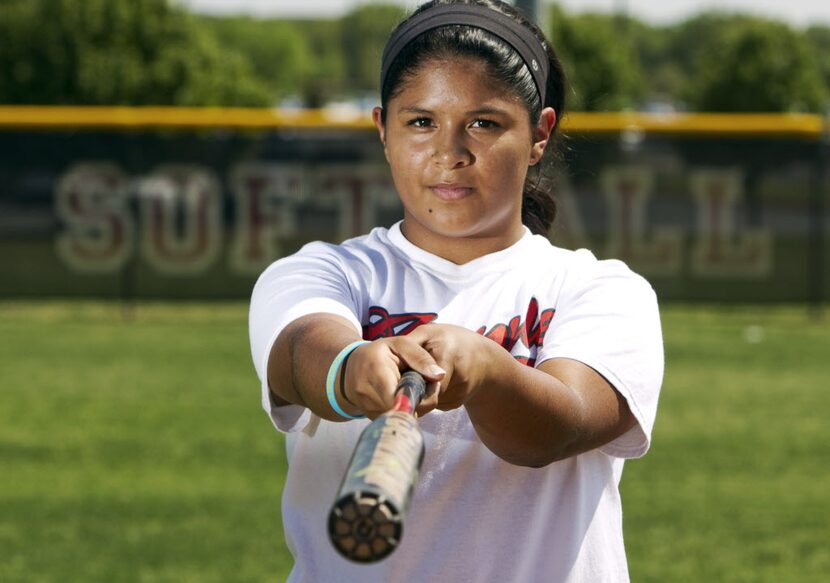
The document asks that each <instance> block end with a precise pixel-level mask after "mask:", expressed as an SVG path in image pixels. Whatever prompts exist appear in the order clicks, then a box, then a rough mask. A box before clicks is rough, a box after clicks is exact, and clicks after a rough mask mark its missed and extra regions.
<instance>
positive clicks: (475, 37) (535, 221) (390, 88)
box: [380, 0, 565, 234]
mask: <svg viewBox="0 0 830 583" xmlns="http://www.w3.org/2000/svg"><path fill="white" fill-rule="evenodd" d="M437 4H477V5H480V6H486V7H487V8H489V9H491V10H496V11H498V12H500V13H502V14H504V15H506V16H508V17H510V18H512V19H513V20H515V21H516V22H518V23H519V24H521V25H522V26H524V27H526V28H528V29H529V30H530V31H531V32H532V33H533V35H534V36H535V37H536V38H537V39H538V40H539V42H540V43H541V44H542V46H543V47H544V48H545V52H546V53H547V55H548V60H549V61H550V72H549V74H548V81H547V87H546V92H545V93H546V96H545V103H544V104H543V103H541V98H540V96H539V91H538V90H537V89H536V84H535V83H534V81H533V76H532V75H531V73H530V70H529V69H528V68H527V65H525V62H524V61H523V60H522V58H521V57H520V56H519V53H518V52H517V51H516V50H515V49H514V48H513V47H511V46H510V45H509V44H508V43H506V42H505V41H503V40H502V39H501V38H499V37H497V36H495V35H494V34H492V33H489V32H487V31H486V30H483V29H481V28H476V27H472V26H467V25H451V26H442V27H440V28H434V29H432V30H428V31H427V32H425V33H423V34H421V35H419V36H417V37H416V38H415V39H414V40H413V41H412V42H410V43H409V44H408V45H406V47H404V48H403V49H402V50H401V52H400V53H399V54H398V57H397V58H396V59H395V61H394V62H393V63H392V64H391V66H390V67H389V72H388V73H387V75H386V80H385V82H384V84H383V87H381V90H380V91H381V93H380V102H381V107H382V108H383V112H382V114H381V115H382V119H383V121H384V123H385V121H386V107H387V104H388V103H389V100H390V99H392V98H393V97H395V96H396V95H397V94H398V93H400V91H402V90H403V84H404V82H405V81H406V80H407V79H408V78H409V77H411V76H412V75H414V74H415V73H416V72H417V71H418V69H419V68H420V66H421V65H422V64H424V63H425V62H427V61H430V60H433V59H442V58H447V57H454V56H460V57H472V58H475V59H480V60H482V61H483V62H484V63H485V65H486V67H487V70H488V71H489V73H490V75H491V76H492V77H493V78H494V79H497V80H500V81H501V82H502V83H503V84H504V86H505V87H508V88H510V90H511V91H512V92H513V93H515V94H516V95H517V96H518V97H519V98H520V99H521V100H522V102H523V103H524V104H525V107H526V108H527V112H528V117H529V120H530V123H531V124H532V125H534V126H535V125H536V124H537V123H538V122H539V118H540V116H541V114H542V109H543V108H544V107H552V108H553V109H554V110H555V111H556V122H555V125H554V127H553V132H552V134H551V140H550V141H549V142H548V147H547V148H546V149H545V155H544V156H543V157H542V160H540V161H539V162H538V163H537V164H536V165H535V166H532V167H531V168H530V169H529V170H528V174H527V178H526V179H525V184H524V190H523V192H522V223H523V224H525V225H526V226H527V227H528V228H529V229H530V230H531V231H532V232H533V233H535V234H547V232H548V230H549V229H550V226H551V224H552V223H553V220H554V218H555V217H556V202H555V200H554V197H553V193H552V191H551V187H550V185H549V183H548V181H547V180H546V172H545V170H546V167H547V166H549V165H550V164H551V163H552V160H551V158H552V157H553V156H554V155H555V152H554V150H555V148H554V147H553V146H552V141H553V136H554V133H555V132H556V129H557V127H558V125H559V121H560V120H561V119H562V115H563V114H564V113H565V72H564V70H563V69H562V63H561V62H560V61H559V58H558V57H557V56H556V53H555V52H554V50H553V47H551V45H550V43H549V42H548V41H547V39H546V38H545V35H544V33H543V32H542V31H541V30H540V29H539V27H538V26H536V25H535V24H534V23H533V22H531V21H530V20H528V19H527V18H526V17H525V16H524V15H522V13H521V12H519V11H518V10H517V9H516V8H514V7H513V6H510V5H509V4H505V3H504V2H500V1H499V0H432V1H431V2H427V3H426V4H424V5H422V6H421V7H419V8H418V9H417V10H416V11H415V12H413V13H412V15H411V16H410V18H411V17H412V16H415V15H416V14H419V13H421V12H423V11H424V10H426V9H428V8H431V7H432V6H435V5H437ZM404 22H406V21H404ZM399 26H401V25H399Z"/></svg>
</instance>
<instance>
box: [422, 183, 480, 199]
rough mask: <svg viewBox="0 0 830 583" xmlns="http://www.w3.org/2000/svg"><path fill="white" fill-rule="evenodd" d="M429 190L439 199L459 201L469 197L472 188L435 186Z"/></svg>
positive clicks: (456, 185) (450, 185) (455, 185)
mask: <svg viewBox="0 0 830 583" xmlns="http://www.w3.org/2000/svg"><path fill="white" fill-rule="evenodd" d="M429 189H430V190H431V191H432V192H434V193H435V195H436V196H437V197H438V198H439V199H441V200H445V201H453V200H461V199H462V198H464V197H466V196H469V195H470V194H471V193H472V192H473V190H474V189H473V187H471V186H464V185H463V184H435V185H433V186H430V187H429Z"/></svg>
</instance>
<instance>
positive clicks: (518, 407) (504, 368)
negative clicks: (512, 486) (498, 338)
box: [466, 343, 583, 467]
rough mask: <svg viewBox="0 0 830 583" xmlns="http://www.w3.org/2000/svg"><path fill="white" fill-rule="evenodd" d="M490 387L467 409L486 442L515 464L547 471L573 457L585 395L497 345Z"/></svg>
mask: <svg viewBox="0 0 830 583" xmlns="http://www.w3.org/2000/svg"><path fill="white" fill-rule="evenodd" d="M488 350H489V351H490V352H491V353H492V354H489V355H488V359H487V361H488V363H489V365H488V372H487V374H486V376H485V378H486V381H485V383H484V385H483V386H482V387H481V388H480V389H479V390H478V391H477V392H476V393H475V394H474V395H473V396H472V397H471V398H470V400H469V401H468V402H467V403H466V408H467V412H468V414H469V416H470V420H471V421H472V423H473V426H474V427H475V429H476V433H477V434H478V436H479V438H480V439H481V441H482V442H483V443H484V444H485V445H486V446H487V447H488V448H489V449H490V450H491V451H492V452H493V453H495V454H496V455H498V456H499V457H501V458H502V459H504V460H505V461H508V462H510V463H513V464H516V465H521V466H531V467H541V466H544V465H547V464H549V463H551V462H553V461H556V460H558V459H562V458H564V457H567V456H568V455H571V454H570V452H571V451H573V447H574V444H577V443H579V441H580V439H581V437H582V430H583V423H582V417H583V403H582V399H581V397H580V395H579V394H578V393H577V392H576V391H575V390H573V389H572V388H570V387H568V386H567V385H565V384H564V383H563V382H561V381H560V380H558V379H557V378H555V377H553V376H551V375H549V374H547V373H545V372H542V371H540V370H537V369H534V368H531V367H528V366H525V365H523V364H520V363H519V362H517V361H516V360H515V359H514V358H513V357H512V356H511V355H510V353H508V352H507V351H506V350H504V349H503V348H501V347H500V346H498V345H497V344H495V343H493V346H492V347H488Z"/></svg>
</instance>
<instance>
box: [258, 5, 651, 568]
mask: <svg viewBox="0 0 830 583" xmlns="http://www.w3.org/2000/svg"><path fill="white" fill-rule="evenodd" d="M381 83H382V93H381V107H379V108H376V109H375V111H374V121H375V125H376V126H377V128H378V132H379V134H380V140H381V142H382V143H383V147H384V152H385V154H386V158H387V160H388V161H389V165H390V168H391V171H392V176H393V179H394V183H395V186H396V189H397V191H398V194H399V195H400V198H401V201H402V202H403V207H404V218H403V221H401V222H400V223H397V224H395V225H393V226H391V227H390V228H388V229H386V228H376V229H374V230H373V231H372V232H371V233H370V234H368V235H366V236H363V237H358V238H356V239H351V240H348V241H345V242H344V243H342V244H341V245H329V244H324V243H312V244H309V245H307V246H305V247H304V248H303V249H302V250H300V251H299V252H298V253H297V254H295V255H293V256H291V257H288V258H284V259H281V260H279V261H277V262H276V263H274V264H273V265H271V266H270V267H269V268H268V269H267V270H266V271H265V272H264V273H263V275H262V276H261V277H260V279H259V281H258V282H257V284H256V287H255V289H254V292H253V297H252V301H251V312H250V333H251V345H252V352H253V357H254V362H255V364H256V367H257V372H258V374H259V377H260V379H261V381H262V391H263V406H264V407H265V409H266V411H267V412H268V413H269V414H270V417H271V419H272V421H273V422H274V424H275V426H276V427H277V428H278V429H279V430H280V431H283V432H285V433H287V442H288V456H289V470H288V476H287V480H286V484H285V490H284V495H283V522H284V527H285V532H286V540H287V543H288V546H289V548H290V550H291V552H292V553H293V554H294V557H295V560H296V564H295V566H294V569H293V571H292V574H291V579H290V580H291V581H326V582H328V581H379V582H381V581H382V582H387V581H424V582H435V581H453V582H455V581H475V582H478V581H495V582H502V581H510V582H524V581H545V582H550V581H571V582H576V581H585V582H592V583H593V582H597V581H603V582H607V581H626V580H628V572H627V566H626V559H625V553H624V548H623V540H622V524H621V505H620V498H619V493H618V484H619V480H620V477H621V472H622V467H623V462H624V460H625V459H626V458H632V457H639V456H642V455H643V454H644V453H645V452H646V450H647V449H648V447H649V443H650V434H651V429H652V426H653V423H654V417H655V413H656V407H657V397H658V393H659V389H660V384H661V380H662V373H663V353H662V340H661V332H660V323H659V316H658V310H657V303H656V300H655V296H654V293H653V291H652V289H651V287H650V286H649V285H648V283H647V282H646V281H645V280H643V279H642V278H640V277H639V276H637V275H635V274H634V273H632V272H631V271H630V270H629V269H628V268H627V267H626V266H625V265H623V264H622V263H620V262H619V261H614V260H609V261H598V260H597V259H596V258H595V257H594V256H593V255H592V254H591V253H590V252H588V251H585V250H580V251H575V252H574V251H567V250H564V249H559V248H557V247H554V246H552V245H551V244H550V242H549V240H548V239H547V238H546V237H545V236H544V235H545V233H546V231H547V229H548V228H549V226H550V222H551V221H552V219H553V210H554V207H553V203H552V199H551V198H550V196H549V194H547V193H545V192H543V191H541V190H540V189H538V188H536V187H535V186H534V185H535V184H537V182H538V179H537V178H536V177H534V176H528V174H529V171H531V173H534V172H536V170H537V168H538V166H539V165H540V163H541V162H542V160H543V158H544V154H545V151H546V149H547V148H548V147H549V144H550V143H551V140H552V139H553V137H554V134H555V131H556V128H557V125H558V122H559V120H560V119H561V117H562V115H563V113H564V91H565V89H564V87H565V81H564V76H563V73H562V69H561V66H560V63H559V61H558V59H557V57H556V55H555V54H554V52H553V50H552V49H551V47H550V45H549V43H548V42H547V41H546V40H545V38H544V36H543V34H542V33H541V32H540V31H539V29H538V28H537V27H536V26H535V25H533V24H531V23H529V22H528V21H527V20H525V19H524V18H523V17H522V16H520V15H519V14H518V13H517V12H516V11H515V9H513V8H511V7H510V6H509V5H507V4H504V3H501V2H498V1H497V0H469V1H466V2H464V1H460V0H456V1H453V0H436V1H433V2H430V3H428V4H426V5H424V6H422V7H421V8H420V9H419V10H418V11H416V12H415V13H414V14H413V15H412V16H410V17H409V18H408V19H407V20H405V21H404V22H403V23H402V24H401V25H399V26H398V28H396V30H395V31H394V32H393V33H392V35H391V37H390V40H389V43H388V45H387V47H386V50H385V52H384V59H383V64H382V71H381ZM360 341H365V342H360ZM343 367H345V369H344V368H343ZM330 369H334V370H331V371H330ZM406 369H414V370H416V371H418V372H420V373H422V374H423V375H424V377H425V378H426V380H427V381H428V383H429V385H428V396H427V397H426V398H425V399H424V401H423V402H422V404H421V406H420V407H419V410H418V413H419V415H420V416H421V419H420V427H421V429H422V430H423V431H424V433H425V438H426V457H425V461H424V466H423V468H422V470H421V477H420V479H419V482H418V485H417V488H416V491H415V495H414V498H413V500H412V503H411V506H410V508H409V511H408V514H407V518H406V526H405V535H404V537H403V540H402V542H401V544H400V547H399V548H398V549H397V550H396V551H395V552H394V553H393V554H392V555H391V556H390V557H389V558H387V559H385V560H384V561H382V562H380V563H378V564H374V565H370V566H367V565H360V564H354V563H350V562H348V561H346V560H345V559H342V558H341V557H340V556H339V555H338V554H337V553H336V552H335V551H334V549H333V548H332V547H331V545H330V543H329V541H328V537H327V534H326V519H327V513H328V509H329V506H330V504H331V503H332V501H333V500H334V497H335V494H336V491H337V488H338V486H339V483H340V480H341V478H342V476H343V472H344V471H345V468H346V465H347V464H348V461H349V457H350V455H351V452H352V449H353V447H354V444H355V442H356V440H357V438H358V436H359V434H360V432H361V431H362V429H363V428H364V427H365V425H366V423H368V421H367V420H360V418H361V417H362V416H366V417H368V418H369V419H373V418H375V417H376V416H378V415H380V414H381V413H383V412H385V411H387V410H389V409H390V408H391V407H392V405H393V394H394V391H395V387H396V383H397V380H398V379H399V378H400V375H401V371H403V370H406ZM330 373H331V374H332V375H333V376H332V377H331V378H333V379H335V381H334V385H333V386H332V387H330V390H328V391H327V390H326V380H327V377H329V375H330ZM341 379H342V384H341ZM332 389H333V390H332ZM356 419H357V420H356Z"/></svg>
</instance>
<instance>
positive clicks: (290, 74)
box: [200, 17, 316, 99]
mask: <svg viewBox="0 0 830 583" xmlns="http://www.w3.org/2000/svg"><path fill="white" fill-rule="evenodd" d="M200 21H201V24H202V25H203V26H205V27H206V28H207V29H208V30H210V31H211V32H212V33H213V34H214V35H215V36H216V38H217V39H218V40H219V42H220V43H221V44H222V45H223V46H226V47H232V49H233V50H234V51H238V52H239V53H240V54H242V55H245V57H246V58H247V60H248V61H249V62H250V66H251V69H252V70H253V72H254V74H255V75H256V77H257V78H259V79H260V80H261V81H262V82H263V83H264V84H265V85H267V87H268V90H269V92H270V93H271V95H272V96H273V97H274V98H275V99H279V98H280V97H284V96H286V95H291V94H295V93H300V88H301V87H302V85H303V80H304V79H307V78H308V77H311V76H313V71H314V68H315V65H316V63H315V55H313V54H312V50H311V47H310V43H309V40H308V37H307V36H306V35H304V34H303V31H302V30H301V28H300V26H298V25H297V24H296V23H293V22H290V21H285V20H274V19H269V20H261V19H255V18H247V17H231V18H227V17H226V18H216V17H202V18H201V19H200Z"/></svg>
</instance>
